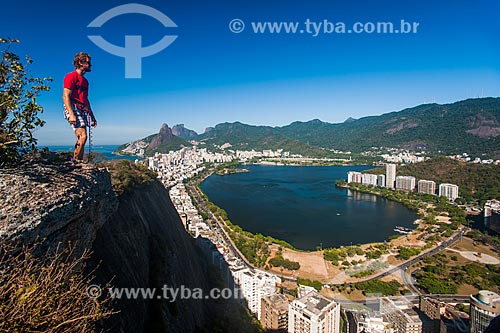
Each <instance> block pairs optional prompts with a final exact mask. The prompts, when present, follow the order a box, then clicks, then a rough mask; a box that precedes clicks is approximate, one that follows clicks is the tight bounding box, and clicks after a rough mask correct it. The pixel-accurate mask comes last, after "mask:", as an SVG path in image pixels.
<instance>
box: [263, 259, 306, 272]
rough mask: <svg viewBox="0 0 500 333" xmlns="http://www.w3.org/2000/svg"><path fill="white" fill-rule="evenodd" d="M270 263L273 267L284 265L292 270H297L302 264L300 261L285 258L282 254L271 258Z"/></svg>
mask: <svg viewBox="0 0 500 333" xmlns="http://www.w3.org/2000/svg"><path fill="white" fill-rule="evenodd" d="M269 264H270V265H271V266H273V267H283V268H285V269H288V270H291V271H296V270H298V269H300V264H299V263H298V262H296V261H290V260H288V259H285V258H283V257H282V256H276V257H274V258H271V259H269Z"/></svg>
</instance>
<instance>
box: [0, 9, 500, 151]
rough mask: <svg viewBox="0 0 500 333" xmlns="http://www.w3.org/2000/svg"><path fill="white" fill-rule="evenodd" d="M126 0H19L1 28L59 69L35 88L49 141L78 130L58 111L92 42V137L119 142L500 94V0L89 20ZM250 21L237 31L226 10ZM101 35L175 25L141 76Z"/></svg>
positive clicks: (39, 61)
mask: <svg viewBox="0 0 500 333" xmlns="http://www.w3.org/2000/svg"><path fill="white" fill-rule="evenodd" d="M128 3H130V2H128V1H116V0H107V1H99V0H87V1H84V2H71V1H46V2H41V1H28V0H17V1H14V2H11V3H10V4H9V5H8V6H7V7H6V6H4V8H7V9H6V12H5V13H3V14H2V20H0V37H7V36H10V37H13V38H17V39H20V40H21V44H18V45H16V46H15V47H14V48H13V49H12V50H13V51H14V52H16V53H18V54H20V55H25V54H29V55H30V56H31V57H32V58H33V60H34V63H33V65H32V66H31V70H32V72H33V74H34V75H37V76H50V77H52V78H53V79H54V81H53V82H52V83H51V91H50V92H48V93H44V94H43V95H42V96H41V97H40V99H39V102H40V103H41V104H42V105H43V106H44V108H45V111H44V113H43V115H42V118H43V119H44V120H46V122H47V123H46V125H45V126H44V127H43V128H41V129H39V130H38V131H37V133H36V136H37V137H38V139H39V144H40V145H57V144H61V145H64V144H72V143H73V141H74V135H73V133H72V131H71V129H70V127H69V125H68V124H67V123H66V121H65V120H64V119H63V117H62V99H61V95H62V80H63V77H64V75H65V74H66V73H68V72H70V71H72V70H73V66H72V59H73V56H74V54H75V53H77V52H78V51H84V52H88V53H90V54H91V55H92V62H93V66H92V72H91V73H88V74H87V75H86V77H87V78H88V80H89V81H90V101H91V104H92V106H93V109H94V112H95V114H96V117H97V119H98V122H99V125H98V127H97V129H96V130H95V131H94V143H95V144H121V143H125V142H129V141H131V140H135V139H139V138H142V137H144V136H146V135H149V134H152V133H156V132H157V131H158V130H159V128H160V125H161V124H162V123H164V122H165V123H167V124H168V125H170V126H173V125H174V124H179V123H183V124H185V126H186V127H187V128H190V129H194V130H196V131H197V132H199V133H200V132H203V131H204V130H205V128H206V127H208V126H214V125H216V124H218V123H221V122H233V121H241V122H243V123H247V124H253V125H270V126H283V125H287V124H289V123H291V122H293V121H296V120H300V121H308V120H311V119H321V120H323V121H327V122H332V123H335V122H342V121H344V120H345V119H347V118H348V117H354V118H359V117H363V116H368V115H377V114H382V113H386V112H391V111H397V110H401V109H404V108H407V107H412V106H415V105H418V104H422V103H426V102H437V103H449V102H454V101H458V100H462V99H466V98H471V97H481V96H485V97H486V96H494V97H497V96H499V95H500V94H499V87H500V62H499V61H498V59H500V43H499V36H500V23H498V20H497V18H496V17H495V16H496V15H497V14H498V13H499V12H500V11H499V10H500V5H499V4H497V2H496V1H495V0H488V1H486V0H479V1H470V0H467V1H465V0H455V1H428V0H398V1H389V0H364V1H357V0H353V1H347V0H344V1H333V0H329V1H318V0H310V1H305V0H304V1H293V0H255V1H246V0H242V1H232V2H227V1H219V0H214V1H203V0H187V1H186V0H182V1H181V0H172V1H163V0H161V1H160V0H156V1H137V2H136V3H138V4H143V5H147V6H150V7H152V8H155V9H156V10H158V11H160V12H162V13H163V14H165V15H167V16H168V17H169V18H170V19H171V20H172V21H173V22H174V23H175V24H176V25H177V27H164V26H163V25H162V24H161V23H160V22H159V21H157V20H155V19H154V18H151V17H149V16H146V15H142V14H125V15H121V16H117V17H114V18H112V19H110V20H109V21H107V22H106V23H104V24H103V25H102V26H101V27H99V28H96V27H93V28H89V27H87V26H88V25H89V23H90V22H91V21H93V20H94V19H95V18H96V17H97V16H99V15H100V14H101V13H103V12H105V11H107V10H109V9H111V8H114V7H116V6H118V5H123V4H128ZM233 19H241V20H242V21H243V22H244V23H245V30H243V31H242V32H241V33H233V32H231V31H230V29H229V22H231V20H233ZM307 19H309V20H310V21H311V22H315V23H318V22H324V20H328V22H333V23H339V22H343V23H345V25H346V27H347V28H350V27H351V26H352V24H354V23H355V22H375V23H376V22H381V21H383V22H393V23H394V24H395V25H396V26H397V27H399V23H400V21H401V20H405V21H406V22H418V23H419V26H418V30H417V33H414V34H375V33H372V34H367V33H362V34H327V33H321V34H318V35H317V36H316V37H314V36H312V35H311V34H307V33H302V34H301V33H296V34H287V33H284V32H283V31H282V32H281V33H279V34H278V33H274V34H271V33H269V32H267V33H261V34H259V33H254V32H253V31H252V22H254V23H255V22H273V21H274V22H278V23H279V22H299V23H300V25H299V28H300V29H301V30H304V28H305V25H304V24H305V23H304V22H305V21H306V20H307ZM88 35H101V36H102V37H103V38H104V39H106V40H107V41H109V42H110V43H112V44H115V45H119V46H123V45H124V40H125V37H124V36H125V35H141V36H142V45H143V46H148V45H151V44H154V43H156V42H157V41H159V40H160V39H161V38H162V37H163V36H164V35H175V36H178V37H177V39H176V40H175V41H174V42H173V43H172V44H171V45H170V46H168V47H167V48H165V49H164V50H162V51H161V52H159V53H157V54H154V55H151V56H149V57H146V58H143V59H142V66H141V68H142V76H141V78H135V79H130V78H129V79H127V78H125V74H124V73H125V69H124V68H125V66H124V58H121V57H117V56H114V55H112V54H110V53H107V52H106V51H104V50H102V49H101V48H99V47H98V46H97V45H95V44H94V43H93V42H92V41H90V39H89V38H88Z"/></svg>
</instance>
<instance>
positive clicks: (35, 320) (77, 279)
mask: <svg viewBox="0 0 500 333" xmlns="http://www.w3.org/2000/svg"><path fill="white" fill-rule="evenodd" d="M72 249H73V248H71V247H67V248H61V247H59V246H58V247H57V249H55V251H50V250H49V251H47V252H46V253H45V254H42V255H37V256H36V257H35V256H33V253H35V252H36V251H35V248H23V249H22V250H21V251H17V252H18V253H17V254H13V251H12V249H6V248H5V247H2V249H0V253H1V254H0V272H1V274H0V318H1V319H0V332H93V331H95V330H96V324H97V323H98V322H99V321H100V320H102V319H105V318H107V317H109V316H110V315H111V314H113V313H114V312H112V311H110V310H109V309H108V305H109V301H110V299H109V297H108V298H105V299H96V298H93V297H90V296H93V295H92V294H88V291H89V290H90V289H88V288H89V286H90V283H91V280H92V279H91V277H90V276H88V275H84V274H83V273H82V270H83V267H84V264H85V260H86V259H88V257H89V253H87V252H86V253H83V255H82V256H74V253H73V250H72Z"/></svg>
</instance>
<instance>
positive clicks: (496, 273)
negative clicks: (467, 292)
mask: <svg viewBox="0 0 500 333" xmlns="http://www.w3.org/2000/svg"><path fill="white" fill-rule="evenodd" d="M420 266H421V269H419V270H417V271H416V273H415V274H414V275H415V278H416V279H417V283H418V284H419V285H420V286H421V287H422V288H424V289H425V290H426V291H427V292H429V293H433V294H454V293H456V292H457V290H458V288H459V287H460V286H461V285H465V284H467V285H471V286H473V287H475V288H477V289H489V290H492V291H496V292H499V291H500V267H499V266H498V265H489V264H481V263H477V262H471V263H467V265H463V264H460V263H457V262H456V261H454V260H453V259H452V258H451V255H450V258H449V257H448V256H447V255H446V254H444V253H437V254H435V255H432V256H430V257H427V258H425V259H424V260H423V263H421V264H420Z"/></svg>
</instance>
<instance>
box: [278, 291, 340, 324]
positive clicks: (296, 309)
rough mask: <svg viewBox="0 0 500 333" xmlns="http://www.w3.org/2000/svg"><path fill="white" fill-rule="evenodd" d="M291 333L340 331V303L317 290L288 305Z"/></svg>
mask: <svg viewBox="0 0 500 333" xmlns="http://www.w3.org/2000/svg"><path fill="white" fill-rule="evenodd" d="M288 332H289V333H340V304H339V303H337V302H335V301H333V300H330V299H328V298H326V297H325V296H323V295H321V294H319V293H318V292H316V291H311V292H310V293H308V294H307V295H305V296H303V297H301V298H299V299H296V300H294V301H293V302H291V303H290V304H289V305H288Z"/></svg>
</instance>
